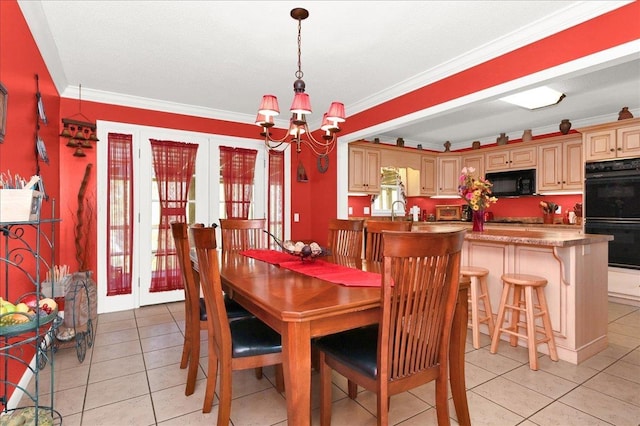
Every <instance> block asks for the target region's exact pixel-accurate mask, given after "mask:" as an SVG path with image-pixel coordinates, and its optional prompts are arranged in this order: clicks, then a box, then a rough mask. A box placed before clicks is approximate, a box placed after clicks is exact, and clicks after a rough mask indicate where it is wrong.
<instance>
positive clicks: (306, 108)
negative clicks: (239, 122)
mask: <svg viewBox="0 0 640 426" xmlns="http://www.w3.org/2000/svg"><path fill="white" fill-rule="evenodd" d="M291 17H292V18H293V19H295V20H297V21H298V71H296V73H295V76H296V81H295V82H294V83H293V92H294V97H293V103H292V104H291V109H290V111H291V119H290V120H289V129H288V131H287V132H286V133H285V134H284V136H282V138H280V139H278V138H276V137H274V135H273V134H272V133H271V132H270V130H269V129H270V128H271V127H273V125H274V117H275V116H277V115H278V114H280V108H279V107H278V99H277V98H276V97H275V96H274V95H264V96H263V97H262V102H261V103H260V108H259V109H258V116H257V117H256V124H257V125H258V126H261V127H262V132H261V133H260V134H261V135H262V136H264V143H265V145H266V146H267V148H268V149H270V150H273V149H276V148H278V147H279V146H280V145H282V144H283V143H285V142H286V141H287V138H289V137H290V140H289V142H292V143H295V144H296V152H297V153H300V151H301V144H305V145H306V146H308V147H309V148H310V149H311V150H312V151H313V153H314V154H315V155H316V156H318V157H319V158H318V160H319V164H320V161H324V162H326V163H325V164H328V155H329V153H330V152H331V151H333V149H334V148H335V146H336V140H337V138H336V133H337V132H339V131H340V127H339V123H343V122H344V121H345V113H344V104H342V103H341V102H332V103H331V106H330V107H329V110H328V111H327V112H326V113H325V114H324V116H323V118H322V124H321V126H320V129H321V130H322V131H323V132H324V134H323V135H322V139H321V140H316V139H315V138H314V137H313V135H312V134H311V132H310V131H309V127H308V125H307V120H306V115H307V114H311V100H310V99H309V95H308V94H306V93H305V92H304V90H305V83H304V81H303V80H302V77H303V76H304V73H303V72H302V62H301V60H300V56H301V52H302V48H301V41H302V37H301V35H300V34H301V29H302V21H303V20H304V19H307V18H308V17H309V12H308V11H307V10H306V9H303V8H295V9H293V10H291ZM303 136H304V137H303ZM319 168H320V167H319ZM321 171H322V170H321Z"/></svg>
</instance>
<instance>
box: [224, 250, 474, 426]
mask: <svg viewBox="0 0 640 426" xmlns="http://www.w3.org/2000/svg"><path fill="white" fill-rule="evenodd" d="M219 256H220V276H221V281H222V284H223V288H225V291H226V292H227V293H228V294H229V295H230V296H231V297H233V299H234V300H236V301H237V302H238V303H240V304H241V305H242V306H243V307H245V308H246V309H247V310H248V311H250V312H251V313H252V314H254V315H255V316H256V317H258V318H259V319H261V320H262V321H263V322H265V323H266V324H268V325H269V326H270V327H272V328H273V329H274V330H276V331H277V332H279V333H280V335H281V336H282V355H283V372H284V381H285V396H286V404H287V423H288V424H289V425H295V426H299V425H310V424H311V372H312V356H311V352H312V351H311V348H312V340H313V339H314V338H316V337H320V336H325V335H328V334H333V333H337V332H340V331H344V330H348V329H353V328H357V327H360V326H365V325H369V324H375V323H377V322H379V319H380V306H381V290H380V275H379V274H380V272H381V271H382V263H381V262H374V261H367V260H364V259H360V258H353V257H341V256H326V257H322V258H321V259H316V260H302V259H300V258H298V257H294V256H291V255H289V254H287V253H283V252H278V251H275V250H248V251H245V252H222V251H220V252H219ZM287 256H290V257H289V258H287ZM330 264H333V265H337V266H335V267H333V269H335V268H340V269H339V270H336V271H335V273H333V274H331V273H330V274H324V275H323V274H322V273H315V272H313V271H314V270H315V271H322V270H323V269H331V270H333V269H332V267H331V265H330ZM344 267H346V268H349V270H351V272H354V274H351V275H352V277H351V278H349V276H348V275H350V274H349V271H348V270H347V269H346V268H344ZM345 271H346V272H347V274H345ZM314 275H316V276H314ZM461 280H463V281H461V285H460V290H459V295H458V301H457V305H456V309H455V313H454V318H453V330H452V334H451V343H450V350H449V366H450V373H449V380H450V387H451V393H452V398H453V402H454V407H455V411H456V415H457V421H458V423H459V424H460V425H470V424H471V421H470V418H469V410H468V405H467V396H466V389H465V376H464V353H465V340H466V333H467V321H468V301H467V298H468V289H469V281H468V279H466V281H464V280H465V279H464V278H461Z"/></svg>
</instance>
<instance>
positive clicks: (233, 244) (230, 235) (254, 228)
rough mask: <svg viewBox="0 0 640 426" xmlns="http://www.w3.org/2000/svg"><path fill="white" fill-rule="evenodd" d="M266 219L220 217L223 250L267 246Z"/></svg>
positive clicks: (259, 369)
mask: <svg viewBox="0 0 640 426" xmlns="http://www.w3.org/2000/svg"><path fill="white" fill-rule="evenodd" d="M266 229H267V219H220V235H221V240H222V251H223V252H234V251H242V250H248V249H267V248H269V241H268V234H267V233H266V232H264V231H265V230H266ZM255 373H256V378H258V379H261V378H262V368H261V367H258V368H256V371H255Z"/></svg>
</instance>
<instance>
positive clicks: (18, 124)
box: [0, 1, 60, 396]
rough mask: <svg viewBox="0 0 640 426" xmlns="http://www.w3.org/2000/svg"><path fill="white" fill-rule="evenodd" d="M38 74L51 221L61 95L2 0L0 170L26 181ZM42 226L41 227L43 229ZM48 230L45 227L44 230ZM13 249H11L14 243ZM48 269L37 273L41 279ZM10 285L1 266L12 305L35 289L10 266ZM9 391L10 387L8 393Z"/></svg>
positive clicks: (0, 290) (14, 374)
mask: <svg viewBox="0 0 640 426" xmlns="http://www.w3.org/2000/svg"><path fill="white" fill-rule="evenodd" d="M36 74H38V76H39V83H40V93H41V95H42V99H43V102H44V105H45V110H46V115H47V118H48V123H49V124H48V125H47V126H45V125H41V128H40V130H39V134H40V137H41V138H42V139H43V140H44V141H45V143H46V147H47V153H48V156H49V161H50V162H49V165H46V164H42V163H41V170H40V173H41V176H42V178H43V180H44V183H45V189H46V191H47V194H48V195H49V197H50V198H49V200H50V201H48V202H44V203H43V205H42V208H43V211H42V217H43V218H50V217H51V205H52V200H53V199H56V202H57V205H56V209H58V210H59V209H60V203H59V201H60V200H59V198H60V196H59V191H58V188H59V180H60V169H59V166H58V158H59V155H58V154H59V153H58V149H57V140H58V123H59V122H60V115H59V109H60V108H59V97H58V92H57V90H56V89H55V86H54V84H53V81H52V79H51V76H50V75H49V72H48V71H47V67H46V66H45V64H44V62H43V60H42V57H41V56H40V52H39V51H38V48H37V47H36V44H35V42H34V40H33V38H32V36H31V33H30V32H29V29H28V27H27V24H26V22H25V20H24V18H23V16H22V13H21V12H20V9H19V7H18V4H17V3H16V2H14V1H0V82H2V84H3V85H4V87H5V88H6V89H7V91H8V99H7V111H6V114H7V127H6V132H5V138H4V143H2V144H0V171H2V172H6V171H9V170H10V171H11V173H12V174H16V173H19V174H20V175H22V176H23V177H25V178H27V179H28V178H29V177H30V176H32V175H34V174H35V173H36V160H35V135H36V123H37V120H36V111H37V109H36V78H35V75H36ZM43 226H44V225H43ZM45 230H46V231H47V232H48V231H49V226H45ZM25 236H26V237H25V240H27V241H28V242H29V243H30V244H32V245H33V242H34V238H35V235H34V234H33V233H32V232H30V231H29V230H27V231H26V234H25ZM4 243H5V240H4V239H3V240H2V244H0V256H2V257H5V255H6V253H4V251H3V250H4ZM12 247H13V245H12ZM41 252H42V254H43V256H44V257H45V258H47V259H50V258H51V251H50V250H46V249H44V248H43V250H42V251H41ZM22 265H23V266H24V267H25V269H26V270H28V271H34V267H33V266H34V265H33V262H30V261H29V258H28V256H25V260H24V263H23V264H22ZM45 272H46V270H45V271H42V272H41V274H42V275H43V276H44V274H45ZM9 282H10V285H9V286H8V292H7V291H6V290H5V287H6V284H7V283H6V282H5V269H4V266H3V265H0V296H2V297H3V298H5V299H7V300H9V301H11V302H15V301H16V299H17V298H18V297H19V296H20V295H22V294H23V293H25V292H31V291H34V287H33V284H32V283H31V281H29V280H28V279H27V278H26V277H25V276H24V275H23V274H22V273H20V272H17V271H16V270H15V268H12V270H11V273H10V275H9ZM22 356H23V359H24V360H25V361H26V362H29V360H30V359H31V358H32V356H33V351H30V350H29V349H28V348H26V347H25V352H24V353H23V355H22ZM24 370H25V369H24V368H23V366H22V365H18V364H16V363H15V362H13V361H12V362H10V363H9V365H8V371H5V363H4V362H2V363H0V377H3V378H4V377H5V374H6V373H8V376H7V379H8V380H9V381H11V382H14V383H17V382H18V381H19V380H20V378H21V377H22V375H23V373H24ZM12 393H13V390H12V389H9V395H8V396H10V395H11V394H12Z"/></svg>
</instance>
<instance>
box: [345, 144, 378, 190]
mask: <svg viewBox="0 0 640 426" xmlns="http://www.w3.org/2000/svg"><path fill="white" fill-rule="evenodd" d="M349 191H353V192H370V193H378V192H380V151H378V150H375V149H368V148H364V147H349Z"/></svg>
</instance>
